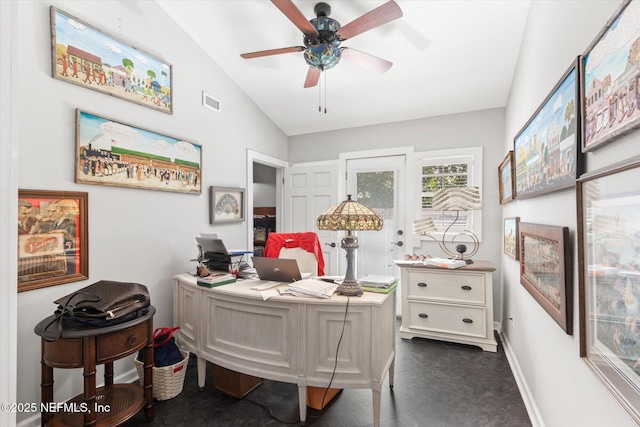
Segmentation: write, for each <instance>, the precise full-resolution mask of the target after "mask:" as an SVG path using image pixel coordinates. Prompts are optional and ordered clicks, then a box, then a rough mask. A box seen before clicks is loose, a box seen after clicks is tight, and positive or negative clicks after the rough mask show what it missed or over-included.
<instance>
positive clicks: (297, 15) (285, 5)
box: [271, 0, 318, 36]
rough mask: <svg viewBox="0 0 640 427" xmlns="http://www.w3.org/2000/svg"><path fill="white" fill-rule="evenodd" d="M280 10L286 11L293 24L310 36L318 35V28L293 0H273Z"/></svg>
mask: <svg viewBox="0 0 640 427" xmlns="http://www.w3.org/2000/svg"><path fill="white" fill-rule="evenodd" d="M271 3H273V4H274V5H275V6H276V7H277V8H278V9H280V12H282V13H284V14H285V16H286V17H287V18H289V20H290V21H291V22H293V25H295V26H296V27H298V29H299V30H300V31H302V32H303V33H304V34H306V35H308V36H317V35H318V30H316V29H315V28H314V26H313V25H311V22H309V20H308V19H307V18H306V17H305V16H304V15H303V14H302V12H300V9H298V8H297V7H296V5H295V4H293V2H292V1H291V0H271Z"/></svg>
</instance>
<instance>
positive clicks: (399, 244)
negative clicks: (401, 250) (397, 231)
mask: <svg viewBox="0 0 640 427" xmlns="http://www.w3.org/2000/svg"><path fill="white" fill-rule="evenodd" d="M391 244H392V245H398V246H402V245H404V243H402V240H399V241H397V242H391Z"/></svg>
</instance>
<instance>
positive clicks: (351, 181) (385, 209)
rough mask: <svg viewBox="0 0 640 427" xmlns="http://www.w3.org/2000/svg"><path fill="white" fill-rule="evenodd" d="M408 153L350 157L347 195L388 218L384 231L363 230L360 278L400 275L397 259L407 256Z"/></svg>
mask: <svg viewBox="0 0 640 427" xmlns="http://www.w3.org/2000/svg"><path fill="white" fill-rule="evenodd" d="M405 160H406V156H404V155H394V156H384V157H373V158H363V159H347V164H346V170H347V194H351V195H352V198H353V199H355V200H358V201H359V202H360V203H362V204H364V205H366V206H368V207H369V208H371V209H372V210H373V211H375V212H376V213H377V214H378V215H380V216H381V217H382V219H383V221H384V224H383V227H382V230H380V231H359V232H356V233H355V234H356V235H357V236H358V242H359V245H360V247H359V248H358V250H357V251H356V272H355V273H356V277H357V278H360V277H363V276H366V275H367V274H377V275H384V276H397V275H398V274H399V273H398V272H397V271H396V270H395V268H396V267H395V266H394V264H393V261H394V260H396V259H402V257H403V256H404V249H405V248H404V244H405V243H406V242H405V237H406V231H407V230H405V229H404V206H405V202H404V198H405V196H404V192H403V191H401V185H402V183H404V173H405ZM398 278H399V277H398Z"/></svg>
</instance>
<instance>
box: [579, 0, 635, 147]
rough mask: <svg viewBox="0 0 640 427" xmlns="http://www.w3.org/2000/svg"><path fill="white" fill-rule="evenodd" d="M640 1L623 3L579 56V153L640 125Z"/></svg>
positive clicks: (609, 140) (628, 0)
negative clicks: (580, 123)
mask: <svg viewBox="0 0 640 427" xmlns="http://www.w3.org/2000/svg"><path fill="white" fill-rule="evenodd" d="M639 14H640V1H630V0H625V1H623V3H622V5H621V6H620V7H619V8H618V10H617V11H616V12H615V14H614V15H613V17H612V18H611V19H610V20H609V21H608V22H607V24H606V25H605V27H604V28H603V29H602V31H601V32H600V34H598V36H597V37H596V39H595V40H594V41H593V42H592V43H591V45H590V46H589V47H588V48H587V50H586V52H585V53H584V55H583V56H582V64H581V67H580V88H581V91H580V92H581V97H580V99H581V103H582V105H583V112H584V118H583V120H582V122H583V126H582V151H583V152H587V151H590V150H593V149H594V148H596V147H599V146H601V145H603V144H606V143H609V142H611V141H613V140H614V139H616V138H617V137H619V136H621V135H623V134H625V133H627V132H629V131H631V130H632V129H634V128H637V127H638V126H640V88H639V87H638V86H639V85H640V57H638V51H639V50H640V20H638V15H639Z"/></svg>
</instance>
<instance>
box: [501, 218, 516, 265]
mask: <svg viewBox="0 0 640 427" xmlns="http://www.w3.org/2000/svg"><path fill="white" fill-rule="evenodd" d="M519 231H520V217H519V216H517V217H514V218H505V219H504V231H503V233H502V236H503V238H504V253H505V254H507V255H509V256H510V257H511V258H513V259H516V260H517V259H520V254H519V252H520V239H518V234H519Z"/></svg>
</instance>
